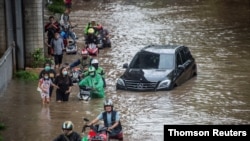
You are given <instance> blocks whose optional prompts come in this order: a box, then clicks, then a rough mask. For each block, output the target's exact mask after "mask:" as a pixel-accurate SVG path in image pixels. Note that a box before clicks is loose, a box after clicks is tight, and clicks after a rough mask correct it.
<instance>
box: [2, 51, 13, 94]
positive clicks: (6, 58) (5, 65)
mask: <svg viewBox="0 0 250 141" xmlns="http://www.w3.org/2000/svg"><path fill="white" fill-rule="evenodd" d="M15 65H16V64H15V48H14V47H13V46H10V47H9V48H8V49H7V50H6V51H5V53H4V54H3V56H2V57H1V58H0V96H2V95H3V91H4V90H5V89H6V88H7V86H8V83H9V82H10V81H11V79H12V77H13V74H14V71H15V69H16V67H15Z"/></svg>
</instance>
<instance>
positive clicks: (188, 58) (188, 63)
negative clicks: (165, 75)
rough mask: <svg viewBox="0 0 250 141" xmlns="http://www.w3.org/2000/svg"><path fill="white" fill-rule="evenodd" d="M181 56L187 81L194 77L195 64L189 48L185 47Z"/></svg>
mask: <svg viewBox="0 0 250 141" xmlns="http://www.w3.org/2000/svg"><path fill="white" fill-rule="evenodd" d="M180 54H181V58H182V60H183V66H184V67H185V79H186V81H187V80H188V79H190V78H191V77H192V75H193V68H194V65H195V62H194V59H193V57H192V55H191V53H190V51H189V49H188V48H187V47H184V48H183V49H182V50H181V51H180Z"/></svg>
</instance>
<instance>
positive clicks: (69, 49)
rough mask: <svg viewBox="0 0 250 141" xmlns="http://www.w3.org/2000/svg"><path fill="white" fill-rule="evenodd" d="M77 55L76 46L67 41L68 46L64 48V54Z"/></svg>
mask: <svg viewBox="0 0 250 141" xmlns="http://www.w3.org/2000/svg"><path fill="white" fill-rule="evenodd" d="M76 53H77V45H76V42H74V41H71V40H70V41H69V46H68V47H66V54H76Z"/></svg>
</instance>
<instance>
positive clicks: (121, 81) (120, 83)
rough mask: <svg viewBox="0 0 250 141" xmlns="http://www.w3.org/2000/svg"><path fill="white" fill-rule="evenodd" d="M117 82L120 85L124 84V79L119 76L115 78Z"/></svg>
mask: <svg viewBox="0 0 250 141" xmlns="http://www.w3.org/2000/svg"><path fill="white" fill-rule="evenodd" d="M117 84H118V85H121V86H125V83H124V81H123V80H122V79H121V78H118V79H117Z"/></svg>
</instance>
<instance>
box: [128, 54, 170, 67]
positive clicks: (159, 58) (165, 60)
mask: <svg viewBox="0 0 250 141" xmlns="http://www.w3.org/2000/svg"><path fill="white" fill-rule="evenodd" d="M173 60H174V56H173V55H171V54H157V53H150V52H140V53H138V54H136V55H135V57H134V58H133V60H132V61H131V63H130V68H140V69H169V68H173V66H174V65H173V63H174V61H173Z"/></svg>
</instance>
